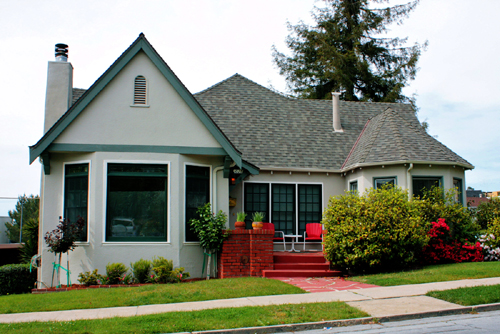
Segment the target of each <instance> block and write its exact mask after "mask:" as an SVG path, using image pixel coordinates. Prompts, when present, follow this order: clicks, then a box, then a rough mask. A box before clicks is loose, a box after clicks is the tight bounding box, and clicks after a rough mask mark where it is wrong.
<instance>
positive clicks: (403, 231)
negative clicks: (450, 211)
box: [323, 187, 430, 272]
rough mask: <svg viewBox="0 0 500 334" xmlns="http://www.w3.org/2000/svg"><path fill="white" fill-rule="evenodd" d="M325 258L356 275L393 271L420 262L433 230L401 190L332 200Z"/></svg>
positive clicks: (327, 217)
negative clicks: (430, 232)
mask: <svg viewBox="0 0 500 334" xmlns="http://www.w3.org/2000/svg"><path fill="white" fill-rule="evenodd" d="M323 224H324V226H325V228H326V230H327V235H326V236H325V239H324V245H325V256H326V258H327V259H328V260H329V261H330V262H331V263H332V264H333V265H335V266H338V267H340V268H342V269H344V270H345V269H349V270H352V271H354V272H376V271H391V270H397V269H401V268H405V267H409V266H411V265H413V264H415V263H417V261H418V260H419V257H420V255H421V252H422V248H423V247H424V246H425V245H426V244H427V242H428V236H427V231H428V230H429V228H430V224H429V223H428V222H427V221H426V220H424V219H422V217H421V216H420V213H419V207H418V205H416V204H415V203H414V202H413V201H409V200H408V192H407V191H403V190H401V189H400V188H398V187H383V188H382V189H376V190H375V189H371V190H368V191H367V192H365V194H364V195H363V196H360V195H358V193H357V192H355V193H351V192H349V193H346V194H345V195H341V196H335V197H332V198H330V202H329V204H328V208H327V209H326V211H325V213H324V216H323Z"/></svg>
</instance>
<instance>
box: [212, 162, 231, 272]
mask: <svg viewBox="0 0 500 334" xmlns="http://www.w3.org/2000/svg"><path fill="white" fill-rule="evenodd" d="M223 169H224V165H221V166H217V167H215V168H214V171H213V176H212V202H213V204H214V205H213V206H212V210H214V212H217V172H220V171H221V170H223ZM228 224H229V222H228ZM226 227H229V226H226ZM210 257H211V256H209V257H208V261H209V263H208V269H207V272H208V279H210V260H211V259H210ZM214 259H215V260H214V272H215V277H217V254H216V255H215V256H214Z"/></svg>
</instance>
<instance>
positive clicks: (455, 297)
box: [427, 285, 500, 306]
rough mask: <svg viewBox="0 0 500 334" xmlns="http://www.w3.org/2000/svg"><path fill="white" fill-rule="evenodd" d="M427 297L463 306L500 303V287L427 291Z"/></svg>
mask: <svg viewBox="0 0 500 334" xmlns="http://www.w3.org/2000/svg"><path fill="white" fill-rule="evenodd" d="M427 296H429V297H434V298H438V299H442V300H446V301H447V302H450V303H455V304H459V305H463V306H472V305H481V304H492V303H500V285H489V286H475V287H472V288H458V289H452V290H444V291H429V292H428V293H427Z"/></svg>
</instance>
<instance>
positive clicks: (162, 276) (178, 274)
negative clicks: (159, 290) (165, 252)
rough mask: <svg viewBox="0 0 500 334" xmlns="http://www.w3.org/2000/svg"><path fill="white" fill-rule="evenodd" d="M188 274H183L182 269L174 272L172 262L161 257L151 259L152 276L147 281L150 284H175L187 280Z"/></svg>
mask: <svg viewBox="0 0 500 334" xmlns="http://www.w3.org/2000/svg"><path fill="white" fill-rule="evenodd" d="M188 277H189V273H185V272H184V268H182V267H181V268H177V269H175V270H174V264H173V261H172V260H167V259H165V258H164V257H162V256H158V257H155V258H153V268H152V274H151V275H150V277H149V279H148V281H149V282H151V283H177V282H179V281H181V280H182V279H185V278H188Z"/></svg>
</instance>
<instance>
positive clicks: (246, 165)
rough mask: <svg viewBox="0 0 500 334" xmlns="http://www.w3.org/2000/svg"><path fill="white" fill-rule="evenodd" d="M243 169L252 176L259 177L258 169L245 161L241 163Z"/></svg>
mask: <svg viewBox="0 0 500 334" xmlns="http://www.w3.org/2000/svg"><path fill="white" fill-rule="evenodd" d="M243 169H246V170H247V171H249V172H250V174H252V175H259V173H260V169H259V168H258V167H256V166H254V165H251V164H249V163H248V162H246V161H243Z"/></svg>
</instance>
